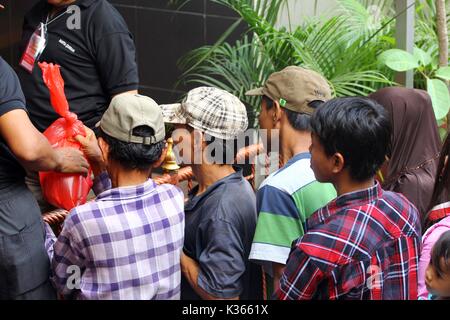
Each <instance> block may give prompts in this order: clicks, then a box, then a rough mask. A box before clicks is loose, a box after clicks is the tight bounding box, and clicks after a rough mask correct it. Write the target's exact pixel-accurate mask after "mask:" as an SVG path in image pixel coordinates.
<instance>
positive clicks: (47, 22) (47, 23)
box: [45, 9, 67, 27]
mask: <svg viewBox="0 0 450 320" xmlns="http://www.w3.org/2000/svg"><path fill="white" fill-rule="evenodd" d="M66 13H67V9H66V11H64V12H63V13H61V14H60V15H58V16H57V17H56V18H54V19H52V20H50V21H48V17H49V14H47V20H46V21H45V26H46V27H47V26H49V25H50V24H51V23H53V22H54V21H56V20H58V19H59V18H61V17H62V16H63V15H65V14H66Z"/></svg>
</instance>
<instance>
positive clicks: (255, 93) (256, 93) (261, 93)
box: [245, 88, 264, 96]
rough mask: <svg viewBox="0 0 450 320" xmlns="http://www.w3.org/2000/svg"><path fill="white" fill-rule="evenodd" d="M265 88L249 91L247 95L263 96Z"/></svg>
mask: <svg viewBox="0 0 450 320" xmlns="http://www.w3.org/2000/svg"><path fill="white" fill-rule="evenodd" d="M263 90H264V88H257V89H252V90H250V91H247V92H246V93H245V95H246V96H263V95H264V92H263Z"/></svg>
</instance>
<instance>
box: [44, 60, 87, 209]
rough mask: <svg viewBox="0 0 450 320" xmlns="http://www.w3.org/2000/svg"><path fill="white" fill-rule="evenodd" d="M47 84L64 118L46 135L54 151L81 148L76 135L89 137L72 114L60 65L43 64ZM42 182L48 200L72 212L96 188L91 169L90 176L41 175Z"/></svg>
mask: <svg viewBox="0 0 450 320" xmlns="http://www.w3.org/2000/svg"><path fill="white" fill-rule="evenodd" d="M39 67H40V68H41V69H42V75H43V78H44V82H45V84H46V85H47V87H48V89H49V90H50V103H51V104H52V106H53V108H54V109H55V111H56V112H57V113H58V114H59V115H60V116H61V117H62V118H60V119H58V120H56V121H55V122H54V123H53V124H52V125H51V126H50V127H48V129H47V130H45V132H44V135H45V136H46V137H47V139H48V141H50V144H51V145H52V147H53V148H63V147H72V148H76V149H80V148H81V146H80V144H79V143H78V142H77V141H76V140H74V137H75V136H76V135H82V136H86V131H85V130H84V126H83V123H82V122H81V121H79V120H78V118H77V115H76V114H74V113H72V112H70V111H69V103H68V102H67V99H66V95H65V94H64V80H63V79H62V77H61V73H60V70H59V65H54V64H52V63H50V64H47V63H45V62H44V63H39ZM39 176H40V181H41V187H42V192H43V195H44V198H45V199H46V200H47V201H48V202H49V203H50V204H52V205H54V206H56V207H58V208H63V209H66V210H71V209H73V208H74V207H76V206H79V205H82V204H84V203H86V200H87V195H88V193H89V190H90V189H91V187H92V179H91V170H89V174H88V176H87V177H84V176H83V175H80V174H63V173H57V172H40V173H39Z"/></svg>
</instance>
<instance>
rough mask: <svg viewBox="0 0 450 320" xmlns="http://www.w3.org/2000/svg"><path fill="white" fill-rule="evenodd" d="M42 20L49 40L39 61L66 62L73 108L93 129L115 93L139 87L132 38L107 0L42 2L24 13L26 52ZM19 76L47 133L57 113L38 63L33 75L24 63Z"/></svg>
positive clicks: (64, 71)
mask: <svg viewBox="0 0 450 320" xmlns="http://www.w3.org/2000/svg"><path fill="white" fill-rule="evenodd" d="M70 5H75V6H76V7H75V8H76V9H77V10H74V9H72V7H70ZM41 22H42V23H46V24H47V34H48V36H47V37H48V40H47V45H46V47H45V49H44V51H43V52H42V54H41V56H40V57H39V58H38V61H40V62H42V61H45V62H49V63H50V62H52V63H57V64H59V65H60V66H61V74H62V77H63V79H64V82H65V92H66V96H67V99H68V101H69V106H70V110H71V111H72V112H74V113H76V114H77V115H78V118H79V119H80V120H81V121H82V122H83V123H84V124H85V125H86V126H87V127H89V128H91V129H94V126H95V124H96V123H97V122H98V121H100V119H101V117H102V115H103V113H104V112H105V111H106V109H107V107H108V105H109V103H110V101H111V99H112V97H113V96H115V95H118V94H120V93H125V92H133V93H136V92H137V90H138V85H139V78H138V69H137V64H136V49H135V45H134V41H133V37H132V35H131V33H130V31H129V30H128V27H127V25H126V23H125V21H124V19H123V18H122V16H121V15H120V13H119V12H118V11H117V10H116V9H115V8H114V7H113V6H112V5H111V4H110V3H109V2H108V1H106V0H41V1H39V2H38V3H37V4H36V5H35V6H34V7H33V8H32V9H31V10H30V11H29V12H28V13H27V14H26V16H25V20H24V26H23V35H22V42H21V52H22V53H24V51H25V50H26V47H27V44H28V42H29V40H30V38H31V36H32V34H33V33H34V32H35V30H36V29H37V28H38V27H39V25H40V23H41ZM19 78H20V81H21V84H22V88H23V91H24V93H25V97H26V99H27V107H28V110H29V112H30V118H31V120H32V121H33V123H34V124H35V126H36V127H37V128H38V129H39V130H40V131H44V130H45V129H47V128H48V127H49V126H50V125H51V124H52V123H53V122H54V121H55V120H56V119H57V118H58V115H57V114H56V113H55V111H54V110H53V108H52V106H51V105H50V99H49V92H48V89H47V87H46V86H45V84H44V81H43V79H42V72H41V70H40V68H39V67H38V66H37V62H36V63H35V65H34V69H33V71H32V73H29V71H27V70H25V68H22V67H20V68H19Z"/></svg>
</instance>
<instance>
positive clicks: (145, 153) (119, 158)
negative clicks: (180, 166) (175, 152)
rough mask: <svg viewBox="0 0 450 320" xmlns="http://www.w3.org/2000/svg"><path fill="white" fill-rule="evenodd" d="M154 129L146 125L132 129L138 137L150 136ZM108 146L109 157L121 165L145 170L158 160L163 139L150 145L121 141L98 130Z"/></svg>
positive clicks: (163, 143) (163, 144) (162, 147)
mask: <svg viewBox="0 0 450 320" xmlns="http://www.w3.org/2000/svg"><path fill="white" fill-rule="evenodd" d="M154 134H155V133H154V130H153V129H152V128H150V127H148V126H139V127H136V128H135V129H134V130H133V135H135V136H138V137H152V136H153V135H154ZM99 137H101V138H103V139H104V140H105V141H106V143H107V144H108V146H109V154H108V156H109V158H110V159H112V160H113V161H116V162H117V163H118V164H120V165H121V166H122V167H124V168H126V169H131V170H139V171H145V170H148V169H150V168H151V166H152V165H153V164H154V163H155V162H156V161H158V160H159V158H160V157H161V154H162V152H163V150H164V147H165V141H160V142H157V143H155V144H152V145H144V144H140V143H131V142H123V141H120V140H117V139H116V138H113V137H111V136H109V135H108V134H106V133H104V132H103V131H102V130H100V132H99Z"/></svg>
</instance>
